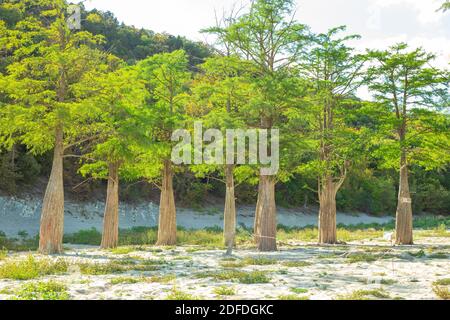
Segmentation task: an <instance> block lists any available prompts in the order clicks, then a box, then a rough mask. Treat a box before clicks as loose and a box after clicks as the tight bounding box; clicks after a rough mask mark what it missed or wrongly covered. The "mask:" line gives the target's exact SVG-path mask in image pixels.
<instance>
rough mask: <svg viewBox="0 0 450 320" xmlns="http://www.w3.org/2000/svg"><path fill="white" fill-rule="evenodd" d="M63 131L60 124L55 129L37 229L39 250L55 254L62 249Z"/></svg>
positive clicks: (43, 252)
mask: <svg viewBox="0 0 450 320" xmlns="http://www.w3.org/2000/svg"><path fill="white" fill-rule="evenodd" d="M63 140H64V132H63V128H62V126H58V127H57V128H56V130H55V149H54V155H53V164H52V171H51V174H50V178H49V180H48V184H47V189H46V190H45V195H44V200H43V203H42V213H41V225H40V231H39V252H40V253H42V254H57V253H61V252H62V251H63V247H62V241H63V232H64V184H63V155H64V144H63V143H64V142H63Z"/></svg>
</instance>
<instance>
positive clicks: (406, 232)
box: [395, 152, 414, 245]
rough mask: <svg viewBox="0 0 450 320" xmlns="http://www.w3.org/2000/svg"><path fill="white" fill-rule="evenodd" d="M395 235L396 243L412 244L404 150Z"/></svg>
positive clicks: (411, 221) (411, 219)
mask: <svg viewBox="0 0 450 320" xmlns="http://www.w3.org/2000/svg"><path fill="white" fill-rule="evenodd" d="M395 235H396V236H395V243H396V244H399V245H412V244H413V243H414V241H413V214H412V201H411V194H410V192H409V182H408V164H407V160H406V153H405V152H403V153H402V157H401V168H400V183H399V191H398V204H397V213H396V226H395Z"/></svg>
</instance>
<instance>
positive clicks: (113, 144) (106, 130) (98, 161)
mask: <svg viewBox="0 0 450 320" xmlns="http://www.w3.org/2000/svg"><path fill="white" fill-rule="evenodd" d="M78 94H79V95H80V96H81V97H85V99H84V102H83V103H84V104H86V105H87V106H88V107H90V108H91V112H92V113H96V114H97V115H98V118H100V119H101V121H100V123H99V136H98V138H97V139H96V141H95V144H94V145H93V146H87V147H88V148H89V149H91V150H90V152H89V153H87V154H86V155H83V156H81V159H83V163H84V165H83V166H82V167H81V168H80V172H81V173H82V174H83V175H85V176H86V175H91V176H92V177H94V178H96V179H107V180H108V186H107V192H106V203H105V211H104V218H103V233H102V242H101V247H102V248H104V249H107V248H115V247H117V245H118V242H119V178H120V177H121V176H122V177H125V178H126V177H127V167H128V166H132V163H133V160H134V157H135V156H136V154H137V152H138V150H139V147H140V146H142V145H144V146H145V144H146V141H147V139H146V137H147V136H146V132H147V131H148V129H147V127H146V125H145V120H146V113H147V112H146V110H145V109H144V101H145V97H146V89H145V86H144V84H143V82H142V81H140V80H138V74H137V71H136V70H135V69H134V68H121V69H119V70H117V71H114V72H111V73H108V74H103V75H102V74H100V75H95V76H93V77H89V78H88V79H86V81H84V82H83V83H81V84H80V85H79V92H78ZM75 156H77V155H75Z"/></svg>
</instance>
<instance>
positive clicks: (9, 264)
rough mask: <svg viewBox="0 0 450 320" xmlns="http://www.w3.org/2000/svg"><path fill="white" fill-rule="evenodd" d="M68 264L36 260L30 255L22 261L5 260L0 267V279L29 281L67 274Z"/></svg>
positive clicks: (58, 261) (61, 261)
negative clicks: (46, 276)
mask: <svg viewBox="0 0 450 320" xmlns="http://www.w3.org/2000/svg"><path fill="white" fill-rule="evenodd" d="M67 268H68V264H67V262H65V261H64V260H57V261H53V260H50V259H41V260H37V259H35V258H34V257H33V256H32V255H29V256H28V257H27V258H26V259H22V260H9V261H8V260H7V261H5V262H4V263H3V264H2V265H1V266H0V278H3V279H14V280H29V279H35V278H38V277H41V276H45V275H50V274H61V273H65V272H67Z"/></svg>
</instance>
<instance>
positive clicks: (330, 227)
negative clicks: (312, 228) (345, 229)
mask: <svg viewBox="0 0 450 320" xmlns="http://www.w3.org/2000/svg"><path fill="white" fill-rule="evenodd" d="M336 189H337V188H336V185H335V183H334V182H333V178H332V176H327V177H325V178H323V181H321V183H320V190H319V202H320V209H319V243H321V244H335V243H337V235H336V192H337V190H336Z"/></svg>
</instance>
